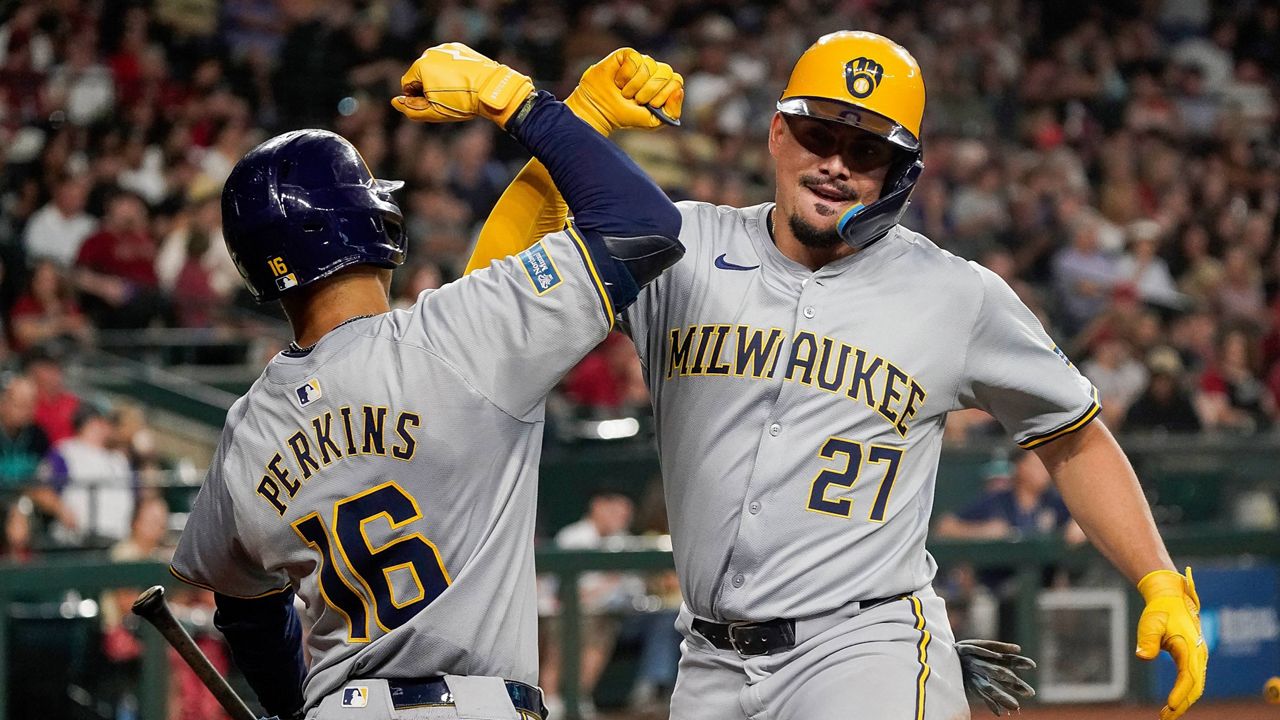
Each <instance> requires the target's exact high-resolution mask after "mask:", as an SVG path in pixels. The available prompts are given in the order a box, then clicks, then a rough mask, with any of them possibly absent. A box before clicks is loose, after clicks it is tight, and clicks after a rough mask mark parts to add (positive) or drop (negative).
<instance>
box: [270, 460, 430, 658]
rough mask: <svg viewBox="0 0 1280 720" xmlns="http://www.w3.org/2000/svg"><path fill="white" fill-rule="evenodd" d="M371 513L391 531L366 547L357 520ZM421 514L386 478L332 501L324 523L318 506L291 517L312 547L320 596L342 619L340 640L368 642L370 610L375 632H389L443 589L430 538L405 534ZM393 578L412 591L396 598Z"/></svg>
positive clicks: (372, 518) (364, 534)
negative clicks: (329, 522)
mask: <svg viewBox="0 0 1280 720" xmlns="http://www.w3.org/2000/svg"><path fill="white" fill-rule="evenodd" d="M379 518H385V519H386V522H387V524H388V525H389V526H390V529H391V530H392V532H393V534H397V535H398V536H397V537H396V538H395V539H394V540H391V541H389V542H386V543H384V544H382V545H379V546H377V547H374V545H373V541H372V540H370V539H369V535H368V532H367V531H366V529H365V526H366V525H368V524H369V523H371V522H373V521H375V520H378V519H379ZM421 519H422V510H420V509H419V508H418V503H417V501H416V500H414V499H413V497H412V496H411V495H409V493H407V492H405V490H404V488H402V487H400V486H399V485H398V484H396V483H395V481H388V482H385V483H383V484H381V485H379V486H377V487H375V488H371V489H369V490H365V491H364V492H361V493H357V494H355V495H352V496H351V497H348V498H344V499H342V500H339V501H338V502H336V503H334V505H333V526H332V528H328V527H326V526H325V523H324V520H323V519H322V518H321V517H320V513H318V512H313V513H311V514H310V515H307V516H306V517H303V518H300V519H299V520H297V521H295V522H294V523H293V530H294V532H296V533H298V536H299V537H301V538H302V539H303V541H304V542H306V543H307V544H308V545H310V546H311V547H312V548H314V549H315V550H316V551H317V552H319V553H320V570H319V578H318V581H319V584H320V594H321V595H323V596H324V599H325V602H326V603H327V604H328V605H329V606H330V607H332V608H333V609H335V610H337V611H338V612H339V613H341V614H342V616H343V617H344V618H345V619H346V621H347V627H348V628H349V630H348V633H347V641H348V642H354V643H364V642H369V640H370V635H369V618H370V617H371V616H372V618H373V620H374V622H376V623H378V627H380V628H382V630H383V632H391V631H392V630H395V629H396V628H398V627H400V626H401V625H404V624H405V623H407V622H409V620H410V619H412V618H413V616H414V615H417V614H418V613H419V612H421V611H422V609H423V608H425V607H426V606H427V605H429V604H430V603H431V601H432V600H435V599H436V598H437V597H439V595H440V593H442V592H444V591H445V588H447V587H449V583H450V582H451V581H450V579H449V573H448V571H446V570H445V569H444V562H443V561H442V560H441V559H440V551H439V550H437V549H436V546H435V544H433V543H432V542H431V541H430V540H428V539H427V538H425V537H423V536H422V534H421V533H417V532H413V533H409V532H408V528H407V526H408V525H410V524H411V523H413V522H415V521H417V520H421ZM331 530H332V532H331ZM396 531H401V532H399V533H396ZM349 577H354V578H355V580H356V582H357V583H359V586H360V588H361V589H363V592H361V590H359V589H357V588H356V586H355V585H353V584H352V583H351V582H350V581H349V580H348V578H349ZM397 577H400V578H402V579H403V580H407V581H408V584H412V585H413V586H414V588H415V590H414V591H413V592H412V593H406V596H405V597H399V596H397V594H396V586H397V585H400V586H404V585H405V584H406V583H405V582H403V580H402V582H396V578H397Z"/></svg>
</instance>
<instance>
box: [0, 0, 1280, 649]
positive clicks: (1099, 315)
mask: <svg viewBox="0 0 1280 720" xmlns="http://www.w3.org/2000/svg"><path fill="white" fill-rule="evenodd" d="M850 28H856V29H866V30H871V31H875V32H879V33H882V34H884V35H887V36H888V37H890V38H892V39H894V40H896V41H897V42H899V43H900V44H902V45H903V46H905V47H906V48H908V49H909V50H910V51H911V52H912V53H913V54H914V55H915V57H916V58H917V59H918V60H919V62H920V65H921V66H922V68H923V70H924V76H925V81H926V85H927V88H928V97H929V100H928V103H929V104H928V109H927V111H926V113H925V118H924V122H925V128H924V132H923V140H924V146H925V175H924V177H923V178H922V179H921V181H920V183H919V185H918V189H917V190H916V193H915V196H914V200H913V204H912V206H911V207H910V209H909V210H908V214H907V217H906V219H905V221H904V224H906V225H907V226H908V227H911V228H913V229H916V230H919V231H921V232H923V233H925V234H926V235H927V236H929V237H930V238H931V239H932V240H933V241H934V242H936V243H938V244H939V245H940V246H942V247H943V248H945V249H947V250H950V251H951V252H953V253H956V254H957V255H960V256H962V257H965V258H968V259H972V260H977V261H979V262H981V263H983V264H984V265H986V266H987V267H989V268H991V269H992V270H994V271H995V272H997V273H998V274H1000V275H1001V276H1002V277H1003V278H1004V279H1005V280H1007V281H1008V282H1009V283H1010V284H1011V285H1012V286H1013V288H1014V289H1015V290H1016V291H1017V293H1018V294H1019V296H1020V297H1021V298H1022V299H1023V300H1024V301H1025V302H1026V303H1027V304H1028V305H1029V306H1030V307H1031V308H1032V309H1033V310H1035V311H1036V313H1037V314H1038V315H1039V316H1040V317H1041V319H1042V321H1043V322H1044V323H1045V325H1046V327H1047V328H1048V329H1049V331H1050V333H1051V334H1052V335H1053V336H1054V337H1055V338H1056V339H1057V340H1058V342H1059V343H1060V344H1061V345H1062V347H1063V350H1064V351H1065V353H1066V354H1067V355H1068V356H1069V357H1071V358H1072V359H1073V360H1074V361H1075V362H1076V363H1078V364H1079V365H1080V367H1081V369H1082V371H1083V372H1084V373H1085V374H1086V375H1087V376H1088V377H1089V378H1090V379H1091V380H1092V381H1093V383H1094V384H1095V385H1096V386H1097V388H1098V390H1099V392H1100V395H1101V400H1102V403H1103V407H1104V413H1105V417H1106V420H1107V422H1108V424H1109V425H1110V426H1111V427H1112V428H1118V429H1120V430H1121V431H1123V432H1143V431H1156V432H1173V433H1177V432H1227V433H1243V434H1252V433H1264V432H1268V431H1270V430H1271V429H1272V428H1273V427H1274V426H1275V425H1276V424H1277V421H1280V244H1278V243H1277V237H1278V235H1280V232H1278V228H1280V225H1278V217H1277V213H1278V211H1280V145H1278V143H1277V140H1278V138H1277V131H1276V119H1277V107H1278V106H1277V101H1278V100H1280V95H1278V93H1280V85H1278V79H1280V3H1278V2H1275V1H1274V0H1246V1H1244V2H1233V3H1211V2H1209V0H1119V1H1103V0H1081V1H1080V2H1074V3H1062V2H1054V1H1053V0H947V1H944V0H928V1H925V2H909V3H903V2H889V1H888V0H843V1H841V0H785V1H784V2H760V1H757V0H734V1H732V2H730V1H729V0H707V1H705V2H678V1H677V0H659V1H657V2H646V3H635V2H628V1H626V0H575V1H568V0H566V1H564V2H557V1H553V0H533V1H532V2H513V1H510V0H476V1H474V2H462V1H460V0H433V1H430V2H410V1H409V0H334V1H331V2H323V3H322V2H319V1H318V0H279V1H273V0H221V1H220V0H151V2H140V1H134V0H97V1H86V0H17V1H16V2H13V3H8V4H6V5H5V6H4V9H3V10H0V321H2V322H3V330H2V332H0V364H2V365H3V367H4V368H6V369H7V372H6V374H5V376H4V377H5V380H4V389H3V397H2V398H0V507H4V512H3V514H2V516H3V518H4V521H5V522H4V527H5V532H4V535H3V538H0V559H7V560H11V561H17V562H22V561H26V560H29V559H30V558H31V557H32V556H33V553H35V552H36V551H35V550H33V549H32V545H31V542H30V536H31V530H30V527H31V525H30V522H29V518H30V517H32V516H33V515H34V516H43V517H46V518H48V520H49V524H48V527H49V532H51V533H53V534H54V536H55V537H61V538H62V539H64V540H66V541H68V542H78V541H82V540H83V539H84V538H86V537H94V538H98V539H104V540H106V541H109V542H111V543H116V544H117V547H118V548H123V549H121V550H119V552H121V553H123V555H122V556H129V557H136V556H140V555H153V554H155V552H156V550H155V548H154V547H151V546H150V545H149V546H148V547H145V548H143V549H141V550H140V549H139V548H138V547H135V546H138V545H139V541H138V540H137V538H136V536H137V535H138V533H139V532H140V530H139V527H138V523H139V522H146V521H148V520H149V519H154V517H160V513H161V510H162V508H161V505H163V503H159V504H157V503H156V502H153V500H155V499H156V496H155V494H154V493H151V492H149V491H148V488H147V483H146V482H145V480H143V479H141V478H145V474H146V473H147V472H149V471H152V470H154V469H155V468H157V467H159V466H160V465H161V464H162V460H161V459H159V458H157V457H155V454H154V447H153V445H152V444H151V443H150V439H151V433H150V431H149V430H148V429H147V428H146V421H145V418H144V417H143V413H142V411H140V410H139V409H137V408H131V407H125V406H122V407H116V408H114V409H113V408H106V407H102V406H101V404H100V403H99V402H97V401H96V400H92V399H89V398H80V397H77V396H76V394H75V393H74V392H73V389H69V388H68V387H67V383H66V382H65V381H64V378H63V372H64V370H65V368H66V363H68V362H75V358H76V356H77V354H78V353H79V352H80V351H82V350H84V349H85V348H89V347H92V346H93V345H94V344H95V342H96V341H97V339H98V338H100V337H101V336H102V335H103V334H104V333H108V332H112V331H121V330H125V331H130V330H137V329H140V328H147V327H173V328H197V329H217V330H226V331H230V332H233V333H234V332H241V333H252V332H253V331H254V328H255V327H257V324H258V323H261V322H265V321H264V320H263V319H262V317H261V316H260V315H259V314H258V313H260V312H262V310H261V309H258V308H256V307H255V306H254V305H253V303H252V302H251V301H250V300H249V299H248V297H247V294H246V292H245V291H244V290H243V287H242V285H241V282H240V279H239V276H238V274H237V272H236V268H235V267H234V265H233V263H232V262H231V259H230V257H229V256H228V255H227V253H226V251H225V249H224V246H223V243H222V240H221V235H220V219H219V215H220V212H219V203H218V198H219V192H220V188H221V185H222V182H223V181H224V180H225V178H226V177H227V175H228V173H229V172H230V170H231V167H232V166H233V164H234V163H235V162H236V160H237V159H238V158H239V157H240V156H241V155H242V154H243V153H244V152H245V151H247V150H248V149H249V148H251V147H253V145H255V144H256V143H257V142H259V141H261V140H263V139H265V138H266V137H268V136H269V135H271V134H273V133H276V132H279V131H283V130H286V129H293V128H301V127H326V128H330V129H333V130H335V131H337V132H339V133H341V134H343V135H344V136H346V137H348V138H350V139H351V140H352V141H353V142H354V143H355V144H356V145H357V147H358V148H359V149H360V151H361V152H362V154H363V155H364V157H365V159H366V160H367V161H368V163H369V165H370V167H371V168H372V169H373V171H374V173H375V175H377V176H379V177H386V178H394V179H402V180H405V181H406V183H407V184H406V187H405V189H404V190H403V191H402V192H401V193H400V194H399V196H398V200H399V202H400V205H401V207H402V209H403V210H404V212H405V215H406V231H407V234H408V237H409V238H410V240H411V250H410V253H409V266H408V267H406V268H404V269H402V270H401V271H400V272H398V273H397V276H396V284H395V286H394V288H393V293H394V295H395V299H396V304H398V305H401V306H403V305H405V304H407V303H409V302H411V301H412V299H413V298H414V297H416V296H417V294H418V293H419V292H421V291H422V290H423V289H427V288H431V287H438V286H439V285H440V284H441V283H443V282H447V281H449V280H450V279H452V278H453V277H455V276H456V274H457V273H458V272H459V271H460V269H461V268H462V267H463V266H464V265H465V262H466V258H467V255H468V253H469V250H470V246H471V243H472V240H473V238H474V237H475V235H476V233H477V232H478V230H479V227H480V226H481V225H482V223H483V222H484V219H485V217H486V215H487V214H488V212H489V209H490V208H491V207H492V206H493V204H494V202H495V201H496V200H497V198H498V196H499V195H500V194H501V192H502V190H503V188H504V187H505V186H506V184H507V183H508V182H509V181H510V179H511V178H512V177H513V176H514V174H515V172H516V171H517V170H518V168H519V167H520V165H522V164H523V162H524V160H525V155H524V153H523V150H522V149H521V148H519V147H518V146H517V145H516V144H515V143H514V142H512V141H510V140H509V139H508V138H506V137H504V136H502V135H501V134H500V133H498V132H497V131H496V130H495V129H494V128H493V127H491V125H490V124H489V123H470V124H464V125H460V126H447V127H423V126H421V125H417V124H413V123H407V122H401V121H400V119H399V118H398V117H397V116H396V115H395V114H394V113H392V112H391V108H390V105H389V104H388V99H389V98H390V97H392V96H393V95H394V94H396V93H397V92H398V90H399V80H400V73H401V72H402V70H403V69H404V67H405V66H406V62H407V61H408V60H409V59H411V58H413V57H415V56H416V55H417V54H418V53H419V52H420V51H421V50H422V49H424V48H425V47H427V46H429V45H432V44H435V43H438V42H445V41H461V42H464V43H467V44H469V45H471V46H473V47H475V48H476V49H478V50H480V51H481V52H484V53H485V54H488V55H490V56H492V57H495V58H497V59H499V60H500V61H502V62H505V63H508V64H510V65H512V66H514V67H516V68H518V69H520V70H522V71H524V72H526V73H529V74H530V75H532V76H533V77H534V78H535V80H536V82H537V83H538V84H539V85H540V86H542V87H546V88H548V89H551V90H553V91H554V92H556V94H557V95H558V96H560V97H563V96H565V95H566V94H567V93H568V92H569V90H570V89H571V88H572V87H573V86H574V84H575V83H576V80H577V78H578V77H579V75H580V74H581V72H582V70H583V69H585V68H586V67H587V66H588V65H589V64H591V63H593V62H595V61H596V60H598V59H600V58H601V57H603V56H605V55H606V54H607V53H609V52H610V51H612V50H613V49H615V48H617V47H621V46H632V47H636V48H638V49H640V50H642V51H644V52H647V53H650V54H652V55H654V56H656V57H658V58H660V59H661V60H663V61H666V62H669V63H670V64H671V65H672V66H673V67H675V68H676V69H677V70H678V71H680V72H681V73H682V74H683V75H684V77H685V79H686V83H687V85H686V89H687V99H686V104H685V108H684V125H683V127H681V128H679V129H670V128H665V129H663V130H661V131H658V132H647V133H640V132H627V133H621V134H619V135H618V136H616V139H617V141H618V142H619V144H621V145H622V146H623V147H624V148H625V149H626V150H627V151H628V152H629V153H630V154H631V155H632V156H633V157H635V158H636V159H637V160H638V161H639V162H640V163H641V164H642V166H644V167H645V169H646V170H648V171H649V172H650V173H651V174H652V175H653V176H654V178H655V179H657V180H658V182H659V183H660V184H661V185H662V186H663V187H664V188H665V189H666V190H667V191H668V192H669V193H670V194H671V195H672V197H675V198H677V199H685V198H688V199H696V200H702V201H709V202H714V203H723V204H730V205H749V204H754V203H757V202H763V201H766V200H768V199H770V198H771V197H772V189H771V187H770V183H771V181H772V171H771V167H770V158H769V155H768V152H767V148H766V144H765V137H766V132H767V128H768V123H769V119H770V116H771V115H772V113H773V109H774V103H775V101H776V99H777V98H778V96H779V94H780V92H781V89H782V87H783V85H784V83H785V81H786V78H787V75H788V73H789V71H790V69H791V67H792V64H793V63H794V60H795V58H796V57H798V56H799V54H800V53H801V52H802V51H803V50H804V48H805V47H807V46H808V45H809V44H810V43H811V42H813V40H814V39H816V38H817V37H818V36H820V35H821V34H823V33H826V32H829V31H833V30H838V29H850ZM562 397H563V399H564V402H565V403H567V404H569V405H576V406H579V407H584V408H588V409H593V410H594V411H598V412H601V413H610V412H622V413H635V412H642V408H644V407H645V406H646V405H647V400H646V399H645V390H644V387H643V382H642V381H641V379H640V375H639V371H638V366H637V361H636V360H635V356H634V353H632V352H631V351H630V350H629V346H628V342H627V341H626V340H625V338H621V337H615V338H612V339H611V340H610V341H608V342H606V343H605V344H604V345H602V346H601V348H600V349H599V350H598V351H597V353H596V354H594V355H592V356H590V357H589V358H588V359H587V360H586V361H585V362H584V363H583V365H582V366H580V367H579V368H578V370H576V371H575V372H574V373H573V374H572V375H571V376H570V377H569V378H568V379H567V381H566V383H565V388H564V392H563V395H562ZM1000 432H1001V431H1000V430H999V429H998V428H997V427H995V426H994V423H993V422H992V421H991V420H990V418H988V417H986V416H984V415H982V414H981V413H957V414H955V415H954V417H953V418H952V419H951V421H950V423H949V426H948V433H949V435H950V437H951V439H953V440H956V441H962V440H964V439H966V438H971V437H975V436H979V435H996V434H999V433H1000ZM108 469H110V470H109V471H108ZM103 474H107V475H111V476H112V479H111V480H110V481H105V480H102V479H101V478H99V477H98V476H100V475H103ZM90 476H92V477H93V480H92V481H91V482H87V481H82V480H80V479H78V478H84V477H90ZM88 485H96V486H99V487H98V489H96V490H88V491H87V493H88V494H89V495H97V496H98V497H97V498H96V500H95V501H94V502H93V503H89V502H88V501H87V500H85V499H84V498H83V497H81V496H80V495H79V494H77V492H78V491H80V490H84V488H85V487H87V486H88ZM18 498H22V499H21V500H18ZM90 506H93V507H105V508H106V510H105V511H102V512H98V511H95V512H90V511H89V510H88V508H89V507H90ZM131 518H132V524H131V522H130V519H131ZM974 518H975V520H974V521H976V518H977V516H976V515H975V516H974ZM59 533H61V535H58V534H59ZM131 538H132V539H131ZM129 543H132V544H129ZM148 543H151V541H148ZM151 545H154V543H151ZM121 643H123V645H125V646H127V645H128V643H127V642H126V641H124V640H121ZM124 652H125V654H128V653H129V652H132V650H130V649H129V648H128V647H126V649H125V651H124Z"/></svg>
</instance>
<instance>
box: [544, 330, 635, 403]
mask: <svg viewBox="0 0 1280 720" xmlns="http://www.w3.org/2000/svg"><path fill="white" fill-rule="evenodd" d="M564 389H565V394H566V396H567V397H568V398H569V399H570V400H572V401H573V402H575V403H577V404H578V405H580V406H582V407H586V408H594V409H600V410H607V411H614V412H617V411H623V410H636V409H641V408H645V407H647V406H648V405H649V391H648V389H647V388H646V387H645V384H644V371H643V369H642V368H641V366H640V359H639V357H638V356H637V355H636V350H635V345H633V344H632V342H631V340H630V339H629V338H627V336H626V335H623V334H622V333H612V334H610V335H609V337H607V338H605V340H604V342H602V343H600V346H599V347H597V348H596V349H595V350H592V351H591V353H590V354H588V355H587V357H586V358H584V359H583V360H582V362H580V363H578V366H577V367H575V368H574V369H573V370H572V371H570V373H569V376H568V377H567V378H565V381H564Z"/></svg>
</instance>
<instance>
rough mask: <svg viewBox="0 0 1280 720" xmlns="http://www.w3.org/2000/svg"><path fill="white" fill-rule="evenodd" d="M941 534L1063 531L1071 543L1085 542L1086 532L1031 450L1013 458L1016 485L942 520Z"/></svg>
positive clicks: (989, 536)
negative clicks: (1068, 510)
mask: <svg viewBox="0 0 1280 720" xmlns="http://www.w3.org/2000/svg"><path fill="white" fill-rule="evenodd" d="M935 533H936V535H937V536H938V537H944V538H959V539H969V540H983V539H986V540H993V539H1017V538H1020V537H1027V536H1035V535H1047V534H1054V533H1061V535H1062V537H1063V538H1064V539H1065V540H1066V541H1067V542H1070V543H1080V542H1084V539H1085V538H1084V532H1083V531H1082V530H1081V529H1080V526H1079V525H1077V524H1076V523H1075V521H1074V520H1072V519H1071V515H1070V513H1068V512H1067V506H1066V505H1065V504H1064V503H1063V502H1062V498H1061V497H1060V496H1059V495H1058V491H1057V490H1055V489H1053V485H1052V478H1051V477H1050V476H1049V471H1048V470H1046V469H1045V467H1044V463H1042V462H1040V457H1039V456H1038V455H1036V454H1035V452H1033V451H1030V450H1025V451H1020V452H1019V453H1018V455H1017V456H1016V457H1015V458H1014V459H1013V478H1012V487H1011V488H1010V489H1008V490H998V491H995V492H987V493H985V494H984V495H983V496H982V497H980V498H978V499H977V500H975V501H974V502H973V503H972V504H970V505H969V506H968V507H966V508H964V509H963V510H961V511H960V512H958V513H947V514H945V515H943V516H942V518H941V519H940V520H939V521H938V526H937V529H936V530H935Z"/></svg>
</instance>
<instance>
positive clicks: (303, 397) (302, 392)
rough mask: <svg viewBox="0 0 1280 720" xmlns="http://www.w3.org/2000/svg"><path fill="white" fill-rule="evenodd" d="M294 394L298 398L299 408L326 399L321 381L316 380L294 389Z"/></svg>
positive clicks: (313, 379) (312, 379)
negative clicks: (322, 398)
mask: <svg viewBox="0 0 1280 720" xmlns="http://www.w3.org/2000/svg"><path fill="white" fill-rule="evenodd" d="M293 394H294V395H295V396H297V398H298V407H306V406H308V405H310V404H311V403H313V402H315V401H317V400H319V399H320V398H321V397H324V393H323V392H321V390H320V381H319V380H317V379H316V378H311V379H310V380H308V381H307V382H306V384H305V385H299V386H298V387H296V388H294V389H293Z"/></svg>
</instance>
